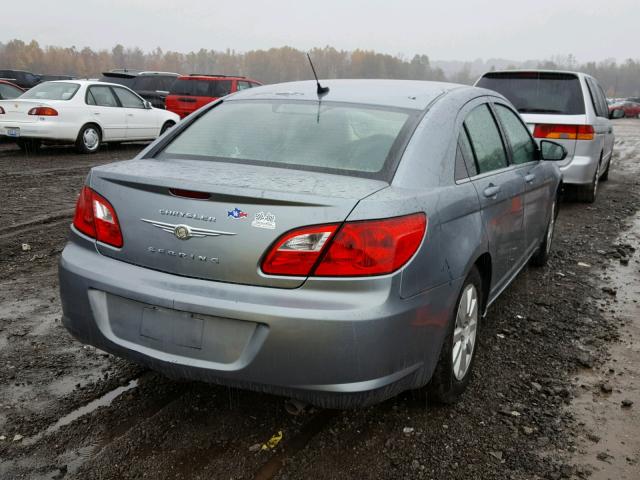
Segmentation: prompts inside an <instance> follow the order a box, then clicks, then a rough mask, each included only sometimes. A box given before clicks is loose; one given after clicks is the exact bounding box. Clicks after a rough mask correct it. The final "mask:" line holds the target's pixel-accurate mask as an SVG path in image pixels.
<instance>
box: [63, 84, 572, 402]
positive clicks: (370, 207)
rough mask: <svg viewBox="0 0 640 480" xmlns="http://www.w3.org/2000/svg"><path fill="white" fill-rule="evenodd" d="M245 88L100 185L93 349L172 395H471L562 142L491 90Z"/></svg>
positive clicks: (108, 168)
mask: <svg viewBox="0 0 640 480" xmlns="http://www.w3.org/2000/svg"><path fill="white" fill-rule="evenodd" d="M322 84H323V86H324V87H327V88H328V92H325V93H324V94H323V98H322V102H319V98H318V93H317V85H316V82H314V81H304V82H294V83H284V84H279V85H270V86H264V87H259V88H255V89H250V90H245V91H243V92H239V93H237V94H235V95H232V96H229V97H227V98H223V99H221V100H220V101H218V102H215V103H213V104H210V105H209V106H208V107H204V109H203V110H202V111H201V113H200V114H199V115H198V116H195V115H194V116H191V117H190V118H188V119H186V120H184V121H183V122H181V124H179V125H178V126H176V127H175V128H173V129H172V130H171V131H170V132H168V133H167V135H166V136H165V137H163V138H162V139H160V140H159V141H157V142H156V143H154V144H152V145H151V146H150V147H149V148H147V149H146V150H145V151H144V152H142V153H141V154H140V155H138V157H136V158H135V159H134V160H132V161H127V162H119V163H112V164H109V165H104V166H100V167H95V168H93V169H92V170H91V173H90V175H89V177H88V179H87V183H86V184H85V186H84V187H83V189H82V192H81V195H80V197H79V200H78V203H77V210H76V214H75V219H74V222H73V226H72V227H71V234H70V235H71V237H70V242H69V243H68V244H67V246H66V248H65V249H64V251H63V253H62V256H61V260H60V271H59V273H60V289H61V299H62V306H63V312H64V314H63V322H64V325H65V326H66V327H67V329H68V330H69V331H70V332H71V333H72V334H73V335H74V336H75V337H77V338H78V339H80V340H81V341H83V342H86V343H90V344H92V345H95V346H96V347H98V348H100V349H101V350H105V351H108V352H111V353H113V354H115V355H119V356H122V357H126V358H129V359H131V360H133V361H135V362H138V363H141V364H144V365H147V366H149V367H150V368H153V369H156V370H159V371H162V372H165V373H166V374H168V375H170V376H174V377H187V378H189V379H198V380H204V381H210V382H215V383H221V384H228V385H235V386H241V387H243V388H249V389H255V390H258V391H261V392H272V393H276V394H280V395H287V396H290V397H295V398H299V399H301V400H304V401H308V402H311V403H313V404H316V405H319V406H325V407H337V408H345V407H354V406H359V405H364V404H368V403H374V402H378V401H382V400H384V399H386V398H389V397H391V396H393V395H395V394H397V393H399V392H401V391H403V390H406V389H411V388H420V387H423V386H424V385H425V384H427V382H429V381H430V382H431V384H430V387H429V391H430V393H431V395H432V398H434V399H437V400H440V401H443V402H451V401H454V400H455V399H456V398H457V397H458V396H459V395H461V394H462V392H463V391H464V389H465V388H466V386H467V385H468V383H469V381H470V378H471V372H472V370H473V364H474V361H475V358H476V352H477V347H478V345H479V344H478V342H477V338H478V332H479V331H481V328H482V327H481V323H480V319H481V316H482V315H483V314H484V313H485V311H486V309H487V307H488V306H489V305H490V304H491V303H492V302H493V301H494V300H496V298H497V297H498V296H499V295H500V293H501V292H502V291H503V290H504V289H505V288H506V287H507V286H508V285H509V284H510V283H511V281H512V280H513V279H514V278H515V277H516V275H517V274H518V272H519V271H520V270H521V269H522V268H524V267H525V266H526V265H527V263H528V262H529V260H531V261H532V262H533V263H534V264H535V265H544V264H545V262H546V260H547V258H548V255H549V251H550V249H551V243H552V240H553V232H554V225H555V219H556V213H557V207H558V195H559V192H560V182H561V175H560V171H559V169H558V167H557V165H556V163H554V162H548V161H544V160H557V161H560V160H562V159H563V158H564V156H565V155H566V150H565V149H564V147H562V146H561V145H559V144H557V143H554V142H551V141H548V140H544V141H542V142H541V143H540V146H538V145H537V144H536V142H535V140H534V139H533V137H532V136H531V134H530V133H529V130H528V129H527V127H526V125H525V124H524V123H523V122H522V120H521V118H520V117H519V115H518V113H517V111H516V110H515V109H514V108H513V107H512V105H511V104H510V103H509V102H508V101H507V100H506V99H505V98H504V97H502V96H501V95H499V94H497V93H495V92H491V91H489V90H484V89H479V88H473V87H462V86H459V85H452V84H446V83H437V82H416V81H400V80H332V81H326V82H325V81H322Z"/></svg>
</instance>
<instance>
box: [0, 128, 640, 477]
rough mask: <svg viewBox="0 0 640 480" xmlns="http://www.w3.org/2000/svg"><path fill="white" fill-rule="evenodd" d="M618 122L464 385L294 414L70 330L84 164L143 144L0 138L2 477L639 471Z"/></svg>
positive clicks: (638, 131)
mask: <svg viewBox="0 0 640 480" xmlns="http://www.w3.org/2000/svg"><path fill="white" fill-rule="evenodd" d="M616 134H617V136H618V140H617V145H616V158H615V164H614V166H613V167H612V171H611V174H610V180H609V181H608V182H606V183H603V184H602V186H601V191H600V197H599V198H598V201H597V202H596V203H595V204H594V205H592V206H587V205H584V204H579V203H572V202H568V201H566V202H564V203H563V205H562V209H561V212H560V217H559V222H558V230H557V232H556V237H555V244H554V250H553V254H552V258H551V261H550V265H549V266H548V267H547V268H544V269H541V270H540V269H533V268H530V269H527V270H525V271H524V272H522V273H521V275H520V276H519V277H518V278H517V279H516V281H515V283H514V284H513V285H512V286H511V287H510V288H509V289H508V290H507V291H506V292H505V293H504V294H503V295H502V297H501V298H500V299H499V300H498V301H497V302H496V303H495V304H494V305H493V306H492V308H491V309H490V311H489V315H488V318H487V321H486V323H485V324H484V331H483V332H482V339H481V340H482V344H481V350H480V351H479V359H478V363H477V365H476V368H477V375H476V378H475V380H474V382H473V384H472V387H471V388H470V390H469V391H468V393H467V394H466V395H465V397H464V399H463V400H462V401H461V402H459V403H458V404H456V405H454V406H449V407H442V406H437V405H431V404H427V403H426V402H425V397H424V394H423V393H421V392H409V393H406V394H403V395H401V396H400V397H398V398H395V399H392V400H390V401H387V402H385V403H384V404H382V405H378V406H375V407H370V408H366V409H362V410H358V411H344V412H340V411H339V412H336V411H318V410H314V409H306V410H305V411H304V412H302V413H300V414H299V415H291V414H289V413H287V410H286V409H285V400H284V399H282V398H278V397H274V396H268V395H261V394H255V393H250V392H244V391H238V390H233V389H229V388H223V387H218V386H211V385H205V384H201V383H194V382H174V381H170V380H168V379H165V378H163V377H162V376H161V375H158V374H156V373H154V372H150V371H144V370H143V369H142V368H140V367H137V366H136V365H133V364H131V363H129V362H126V361H123V360H119V359H117V358H114V357H112V356H110V355H107V354H104V353H102V352H100V351H96V350H95V349H93V348H90V347H84V346H82V345H80V344H79V343H77V342H76V341H74V340H73V339H72V338H71V337H70V336H69V335H68V334H67V332H66V331H65V330H64V328H62V327H61V325H60V315H61V310H60V306H59V299H58V292H57V277H56V263H57V259H58V255H59V253H60V251H61V250H62V248H63V246H64V243H65V238H66V235H67V230H68V223H69V222H70V218H71V209H72V208H73V205H74V203H75V199H76V196H77V193H78V192H79V190H80V187H81V185H82V182H83V180H84V177H85V175H86V174H87V172H88V170H89V168H90V167H91V166H92V165H97V164H101V163H106V162H111V161H116V160H120V159H125V158H130V157H131V156H133V155H134V154H135V152H137V151H138V150H139V149H140V148H141V146H140V145H133V146H122V147H118V148H114V149H111V150H105V151H102V152H101V153H99V154H97V155H94V156H79V155H76V154H75V153H73V152H72V151H71V150H69V149H65V148H57V149H46V150H43V151H42V152H41V153H40V154H38V155H36V156H32V157H26V156H25V155H24V154H22V153H21V152H20V151H19V150H17V149H15V148H13V146H11V145H7V144H0V186H1V187H2V188H1V189H0V202H1V205H2V208H0V220H1V221H2V224H3V225H5V228H4V231H3V232H2V233H0V367H1V368H0V478H2V479H13V478H28V479H40V478H42V479H51V478H53V479H61V478H65V479H67V478H81V479H93V478H104V479H120V478H152V479H155V478H162V479H165V478H202V479H205V478H206V479H211V478H216V479H217V478H221V479H222V478H224V479H241V478H242V479H245V478H247V479H249V478H257V479H268V478H279V479H306V478H323V479H324V478H339V479H341V480H343V479H346V478H349V479H351V478H352V479H369V478H371V479H374V478H375V479H377V478H425V479H458V478H460V479H463V478H464V479H536V478H549V479H558V478H589V477H590V478H616V479H625V478H626V479H637V478H640V474H639V472H640V463H639V462H640V440H639V437H640V414H639V412H640V384H639V383H640V380H639V378H638V373H637V372H638V371H640V315H638V314H639V313H640V307H639V306H638V305H637V304H636V300H637V298H638V296H637V293H639V292H640V270H639V268H640V267H639V263H638V260H637V258H640V250H639V251H638V254H636V253H635V249H640V217H638V215H637V211H638V209H639V207H640V180H639V177H638V174H639V173H640V121H637V120H621V121H618V122H617V124H616ZM23 244H25V245H23ZM631 402H633V403H631ZM278 432H281V433H282V437H283V438H282V441H281V442H280V443H279V445H278V446H277V447H276V448H274V449H261V448H260V446H261V444H263V443H264V442H266V441H267V440H269V439H270V438H271V437H272V436H273V435H274V434H278Z"/></svg>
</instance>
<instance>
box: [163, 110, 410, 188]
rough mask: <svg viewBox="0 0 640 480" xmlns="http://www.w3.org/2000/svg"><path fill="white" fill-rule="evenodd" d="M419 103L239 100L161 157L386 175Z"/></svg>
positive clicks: (199, 123)
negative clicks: (385, 105)
mask: <svg viewBox="0 0 640 480" xmlns="http://www.w3.org/2000/svg"><path fill="white" fill-rule="evenodd" d="M419 116H420V111H417V110H405V109H397V108H380V107H372V106H369V105H361V104H350V103H349V104H347V103H335V102H322V104H321V105H319V104H318V102H309V101H281V100H235V101H228V102H223V103H221V104H219V105H218V106H216V107H214V108H211V109H210V110H208V111H207V112H206V113H204V114H203V115H202V116H201V117H200V118H198V119H197V120H195V121H194V122H192V123H191V124H189V125H188V126H187V127H186V128H185V129H184V130H183V131H182V132H180V133H179V134H178V136H177V137H176V138H175V139H174V140H173V141H172V142H171V143H169V145H168V146H167V147H165V148H164V150H163V151H161V152H160V153H159V154H158V155H156V158H160V159H163V158H164V159H196V160H210V161H222V162H225V163H244V164H253V165H264V166H272V167H280V168H294V169H298V170H313V171H322V172H327V173H338V174H344V175H351V176H362V177H368V178H380V179H386V180H388V179H389V178H390V175H391V174H392V173H393V171H395V166H396V164H397V158H398V157H399V152H401V150H402V148H401V147H402V146H403V145H405V144H406V141H407V140H408V138H409V137H410V135H411V132H413V128H415V124H416V123H417V119H418V118H419Z"/></svg>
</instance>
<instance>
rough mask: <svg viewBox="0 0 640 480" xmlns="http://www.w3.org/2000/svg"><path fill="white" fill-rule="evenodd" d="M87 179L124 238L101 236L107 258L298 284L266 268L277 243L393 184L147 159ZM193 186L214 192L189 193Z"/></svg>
mask: <svg viewBox="0 0 640 480" xmlns="http://www.w3.org/2000/svg"><path fill="white" fill-rule="evenodd" d="M90 186H91V188H93V189H94V190H95V191H96V192H98V193H99V194H100V195H102V196H103V197H105V198H106V199H107V200H108V201H109V202H110V203H111V204H112V205H113V207H114V209H115V211H116V213H117V216H118V220H119V223H120V227H121V230H122V235H123V238H124V245H123V247H122V248H120V249H116V248H112V247H110V246H108V245H104V244H101V243H98V244H97V249H98V250H99V252H100V253H102V254H103V255H106V256H109V257H112V258H115V259H118V260H121V261H124V262H128V263H132V264H136V265H140V266H144V267H148V268H152V269H155V270H159V271H163V272H168V273H172V274H176V275H183V276H188V277H194V278H202V279H207V280H215V281H221V282H231V283H240V284H248V285H262V286H271V287H282V288H295V287H297V286H299V285H301V284H302V283H303V282H304V278H295V277H294V278H288V277H269V276H265V275H264V274H262V273H261V271H260V261H261V259H262V257H263V255H264V254H265V253H266V251H267V250H268V249H269V247H270V246H271V244H272V243H273V242H274V241H275V240H276V239H277V238H278V237H280V235H282V234H283V233H284V232H286V231H288V230H291V229H293V228H297V227H301V226H305V225H314V224H323V223H333V222H343V221H344V220H345V219H346V217H347V216H348V215H349V213H350V212H351V210H352V209H353V208H354V206H355V205H356V204H357V203H358V201H359V200H360V199H362V198H364V197H367V196H368V195H370V194H372V193H374V192H376V191H379V190H380V189H382V188H385V187H387V186H388V184H387V183H386V182H383V181H379V180H371V179H364V178H357V177H348V176H343V175H333V174H326V173H312V172H305V171H300V170H293V169H285V168H268V167H261V166H253V165H242V164H228V163H222V162H209V161H198V160H171V161H168V160H162V161H158V160H150V159H149V160H132V161H129V162H121V163H117V164H112V165H105V166H101V167H97V168H94V169H93V170H92V173H91V177H90ZM192 192H199V193H204V194H207V196H208V198H206V199H197V198H190V196H192V195H194V194H193V193H192ZM181 226H182V228H179V227H181ZM189 233H190V234H191V237H190V238H187V239H180V238H179V237H180V236H183V235H186V236H189Z"/></svg>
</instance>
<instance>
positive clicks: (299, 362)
mask: <svg viewBox="0 0 640 480" xmlns="http://www.w3.org/2000/svg"><path fill="white" fill-rule="evenodd" d="M72 236H74V237H77V238H74V241H73V242H71V243H69V244H68V245H67V246H66V248H65V250H64V251H63V253H62V257H61V260H60V268H59V274H60V289H61V298H62V306H63V313H64V315H63V322H64V325H65V326H66V328H67V329H68V330H69V331H70V332H71V333H72V334H73V335H74V336H75V337H76V338H78V339H79V340H81V341H82V342H84V343H89V344H92V345H94V346H96V347H98V348H100V349H103V350H106V351H108V352H111V353H113V354H115V355H118V356H121V357H125V358H129V359H131V360H133V361H135V362H137V363H140V364H143V365H146V366H148V367H150V368H152V369H155V370H158V371H161V372H163V373H165V374H166V375H168V376H170V377H179V378H188V379H194V380H202V381H207V382H213V383H220V384H226V385H232V386H239V387H242V388H247V389H251V390H257V391H264V392H269V393H275V394H280V395H286V396H291V397H295V398H299V399H302V400H305V401H309V402H312V403H314V404H316V405H319V406H325V407H339V408H344V407H349V406H358V405H364V404H368V403H375V402H378V401H382V400H384V399H386V398H389V397H391V396H393V395H395V394H397V393H399V392H400V391H402V390H406V389H410V388H416V387H420V386H422V385H424V384H425V383H426V382H427V381H428V380H429V378H430V377H431V374H432V373H433V369H434V368H435V365H436V362H437V359H438V356H439V353H440V347H441V345H442V340H443V338H444V335H445V333H446V328H447V326H448V322H449V319H450V317H451V314H450V312H451V311H452V308H453V307H452V305H453V304H454V303H455V299H456V298H457V293H458V291H459V288H460V284H461V282H462V279H460V280H459V281H457V282H452V283H448V284H446V285H443V286H440V287H437V288H435V289H433V290H429V291H428V292H425V293H422V294H420V295H417V296H415V297H412V298H410V299H404V300H403V299H400V298H399V295H398V291H399V283H400V274H397V275H393V276H389V277H382V278H376V279H362V282H355V283H354V282H352V281H351V280H350V281H349V285H348V287H344V286H345V283H344V282H340V281H336V280H331V279H323V280H309V281H307V282H305V284H304V285H303V286H302V287H300V288H298V289H291V290H288V289H278V288H265V287H254V286H246V285H234V284H225V283H220V282H211V281H205V280H199V279H192V278H185V277H179V276H176V275H171V274H166V273H161V272H156V271H153V270H150V269H147V268H142V267H138V266H134V265H130V264H127V263H123V262H120V261H117V260H113V259H110V258H108V257H104V256H102V255H100V254H98V253H97V252H96V250H95V246H94V245H93V243H92V242H89V241H87V240H86V239H83V238H80V237H79V236H78V235H77V234H75V233H72ZM346 288H348V291H346Z"/></svg>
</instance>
